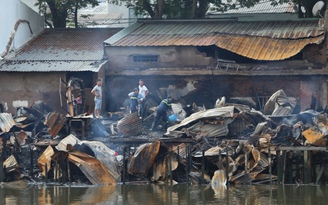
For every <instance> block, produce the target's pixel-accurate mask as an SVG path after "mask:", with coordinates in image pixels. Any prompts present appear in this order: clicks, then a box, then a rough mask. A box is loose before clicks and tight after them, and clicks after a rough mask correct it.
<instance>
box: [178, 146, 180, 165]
mask: <svg viewBox="0 0 328 205" xmlns="http://www.w3.org/2000/svg"><path fill="white" fill-rule="evenodd" d="M179 164H180V145H178V166H179Z"/></svg>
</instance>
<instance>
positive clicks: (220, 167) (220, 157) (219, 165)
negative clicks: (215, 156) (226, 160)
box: [218, 150, 222, 169]
mask: <svg viewBox="0 0 328 205" xmlns="http://www.w3.org/2000/svg"><path fill="white" fill-rule="evenodd" d="M218 167H219V169H222V153H221V150H219V164H218Z"/></svg>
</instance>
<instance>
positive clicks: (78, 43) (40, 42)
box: [0, 28, 121, 72]
mask: <svg viewBox="0 0 328 205" xmlns="http://www.w3.org/2000/svg"><path fill="white" fill-rule="evenodd" d="M120 30H121V29H119V28H117V29H116V28H115V29H113V28H97V29H90V28H88V29H45V30H44V31H43V32H42V33H41V34H40V35H39V36H37V37H36V38H34V39H32V40H31V41H29V42H28V43H27V44H26V45H25V46H23V47H22V48H20V49H19V50H17V51H15V52H12V53H9V54H8V55H7V56H5V57H4V59H3V60H2V61H0V71H7V72H50V71H51V72H53V71H75V72H76V71H93V72H97V71H98V70H99V69H100V67H101V65H103V64H104V62H105V60H103V56H104V49H103V41H104V40H106V39H107V38H109V37H111V36H112V35H113V34H115V33H117V32H118V31H120Z"/></svg>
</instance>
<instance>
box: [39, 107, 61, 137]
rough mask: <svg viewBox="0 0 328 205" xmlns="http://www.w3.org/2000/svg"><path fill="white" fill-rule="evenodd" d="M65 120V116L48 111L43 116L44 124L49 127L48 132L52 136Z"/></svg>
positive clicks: (54, 135)
mask: <svg viewBox="0 0 328 205" xmlns="http://www.w3.org/2000/svg"><path fill="white" fill-rule="evenodd" d="M65 122H66V118H65V116H64V115H63V114H60V113H56V112H50V113H48V114H47V115H46V116H45V122H44V124H45V125H47V126H48V127H49V129H48V133H49V134H50V135H51V136H52V137H56V135H57V134H58V132H59V131H60V129H61V128H62V127H63V125H64V123H65Z"/></svg>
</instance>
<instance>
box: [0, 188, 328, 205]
mask: <svg viewBox="0 0 328 205" xmlns="http://www.w3.org/2000/svg"><path fill="white" fill-rule="evenodd" d="M326 202H328V188H327V186H299V187H297V186H270V185H257V186H255V185H253V186H228V187H220V188H219V189H218V190H213V189H212V188H211V186H209V185H202V186H191V185H187V184H178V185H175V186H168V185H154V184H146V185H131V184H130V185H116V186H101V187H94V186H91V187H78V186H71V187H67V186H49V185H48V186H44V185H28V184H24V183H17V184H14V185H11V186H7V185H1V186H0V204H4V205H7V204H8V205H14V204H19V205H21V204H35V205H49V204H54V205H55V204H56V205H57V204H58V205H64V204H70V205H75V204H97V205H101V204H109V205H115V204H143V205H147V204H156V205H161V204H174V205H175V204H220V203H224V204H245V205H246V204H250V205H262V204H269V205H275V204H284V205H287V204H288V205H290V204H327V203H326Z"/></svg>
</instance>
